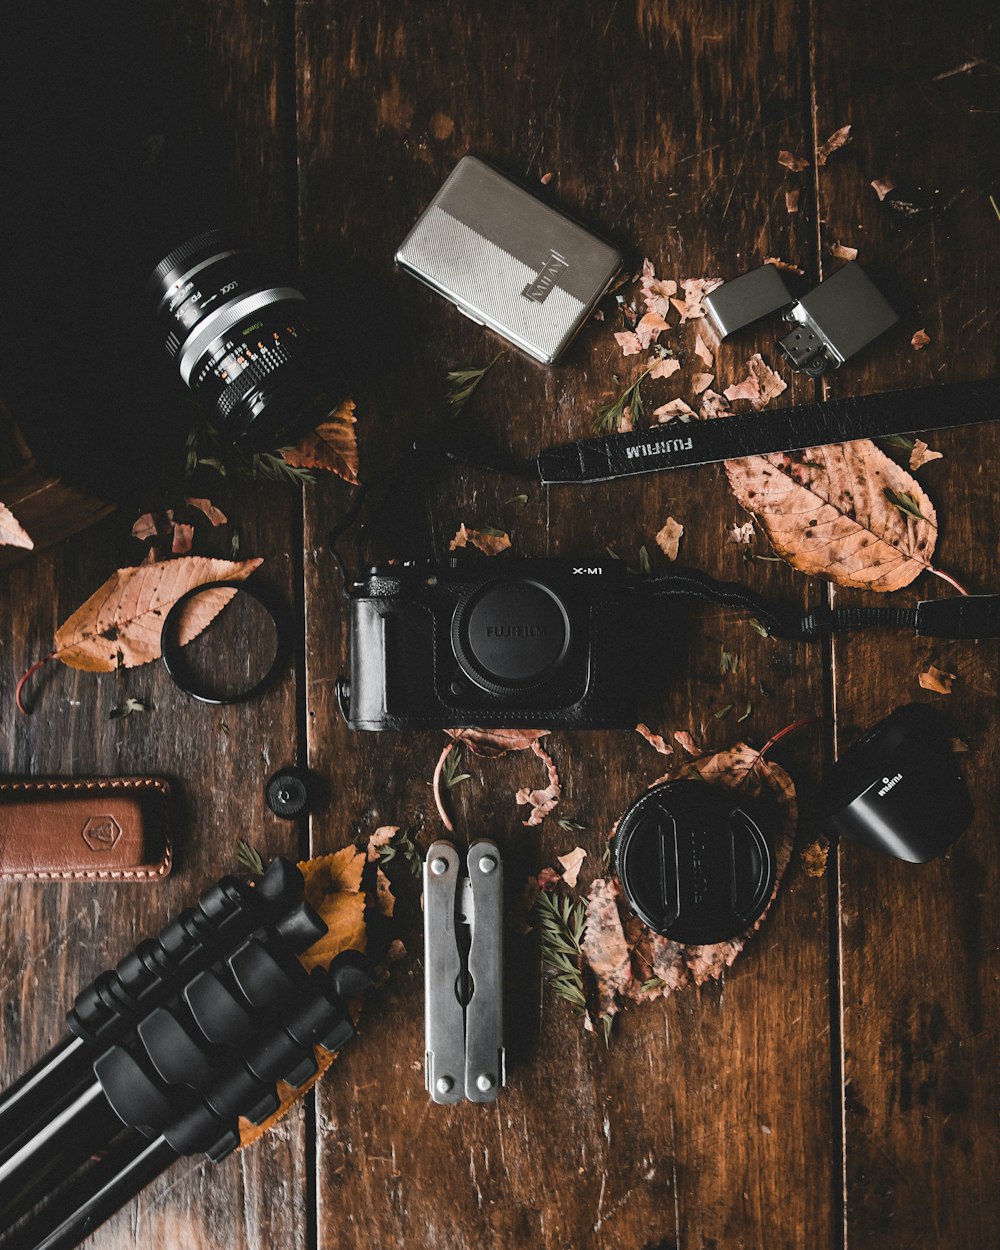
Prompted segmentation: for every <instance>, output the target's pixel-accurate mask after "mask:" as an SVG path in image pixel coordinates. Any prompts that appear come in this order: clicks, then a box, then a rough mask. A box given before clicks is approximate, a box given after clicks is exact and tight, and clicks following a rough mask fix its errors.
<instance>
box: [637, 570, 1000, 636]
mask: <svg viewBox="0 0 1000 1250" xmlns="http://www.w3.org/2000/svg"><path fill="white" fill-rule="evenodd" d="M642 585H643V586H644V587H645V589H646V593H648V594H649V595H651V596H653V597H655V598H658V599H659V598H662V597H676V598H684V599H692V598H694V599H704V600H707V601H708V602H709V603H714V604H718V605H719V606H721V607H726V608H737V609H740V610H743V611H747V612H750V613H752V615H753V618H754V619H755V620H756V621H758V622H759V623H760V625H761V626H763V628H764V629H765V630H766V632H767V633H768V634H771V635H773V636H774V637H777V638H787V639H789V640H790V641H793V642H811V641H814V640H816V639H819V638H822V637H824V636H826V635H828V634H836V633H840V632H842V631H844V630H855V629H912V630H913V631H914V632H915V633H916V635H917V637H918V638H951V639H974V638H998V637H1000V595H962V596H959V597H955V596H952V597H949V598H947V599H923V600H921V601H920V602H919V603H917V605H916V606H915V607H912V608H901V607H887V608H868V607H852V608H829V607H826V606H823V607H819V608H816V609H814V610H813V611H812V612H808V613H807V614H806V615H805V616H798V615H797V614H795V613H792V612H788V611H786V610H785V609H783V608H781V607H779V606H778V605H777V604H775V603H773V602H772V601H771V600H770V599H765V598H764V596H763V595H759V594H757V592H756V591H754V590H751V589H750V587H749V586H743V585H740V583H738V582H719V581H716V580H715V578H713V577H709V576H708V574H707V573H703V572H701V570H700V569H686V568H678V569H673V570H671V572H669V573H664V574H658V575H656V576H649V577H645V578H643V580H642Z"/></svg>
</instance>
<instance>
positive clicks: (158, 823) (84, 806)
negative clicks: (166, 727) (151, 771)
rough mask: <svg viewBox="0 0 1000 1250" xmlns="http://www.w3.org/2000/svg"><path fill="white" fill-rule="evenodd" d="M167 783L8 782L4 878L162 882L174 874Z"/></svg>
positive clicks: (2, 816)
mask: <svg viewBox="0 0 1000 1250" xmlns="http://www.w3.org/2000/svg"><path fill="white" fill-rule="evenodd" d="M169 806H170V786H169V784H168V783H167V782H166V781H164V780H163V779H162V778H159V777H107V778H95V779H90V780H66V781H55V780H53V781H34V780H32V781H0V878H6V879H8V880H13V881H155V880H157V879H158V878H160V877H165V876H166V875H167V874H168V873H169V872H170V866H171V858H172V849H171V843H170V827H169V820H168V817H169Z"/></svg>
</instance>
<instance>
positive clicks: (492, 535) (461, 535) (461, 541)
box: [448, 521, 510, 556]
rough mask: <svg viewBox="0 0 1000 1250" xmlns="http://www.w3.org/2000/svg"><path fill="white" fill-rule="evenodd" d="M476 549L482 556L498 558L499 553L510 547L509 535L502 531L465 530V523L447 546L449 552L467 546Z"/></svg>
mask: <svg viewBox="0 0 1000 1250" xmlns="http://www.w3.org/2000/svg"><path fill="white" fill-rule="evenodd" d="M470 544H471V545H472V546H473V547H477V548H478V549H479V550H480V551H481V552H482V553H483V555H487V556H498V555H499V554H500V552H501V551H506V550H507V548H508V547H509V546H510V535H509V534H506V533H504V531H503V530H490V529H481V530H470V529H466V527H465V522H464V521H463V522H462V524H461V525H460V526H459V527H458V530H457V532H456V534H455V537H454V538H453V539H452V540H451V542H450V543H449V544H448V550H449V551H457V550H458V549H459V548H460V547H466V546H469V545H470Z"/></svg>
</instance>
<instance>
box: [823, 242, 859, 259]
mask: <svg viewBox="0 0 1000 1250" xmlns="http://www.w3.org/2000/svg"><path fill="white" fill-rule="evenodd" d="M826 250H827V251H828V252H829V253H830V255H831V256H836V258H837V259H838V260H857V259H858V249H857V248H856V247H851V246H850V245H849V244H847V243H840V242H837V243H828V244H827V248H826Z"/></svg>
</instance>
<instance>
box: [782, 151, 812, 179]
mask: <svg viewBox="0 0 1000 1250" xmlns="http://www.w3.org/2000/svg"><path fill="white" fill-rule="evenodd" d="M778 164H779V165H784V167H785V169H790V170H791V171H792V172H793V173H796V174H798V173H801V172H802V170H803V169H808V168H809V162H808V161H807V160H806V158H805V157H804V156H796V155H795V153H794V152H789V150H788V149H787V148H782V149H781V151H780V152H779V153H778Z"/></svg>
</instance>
